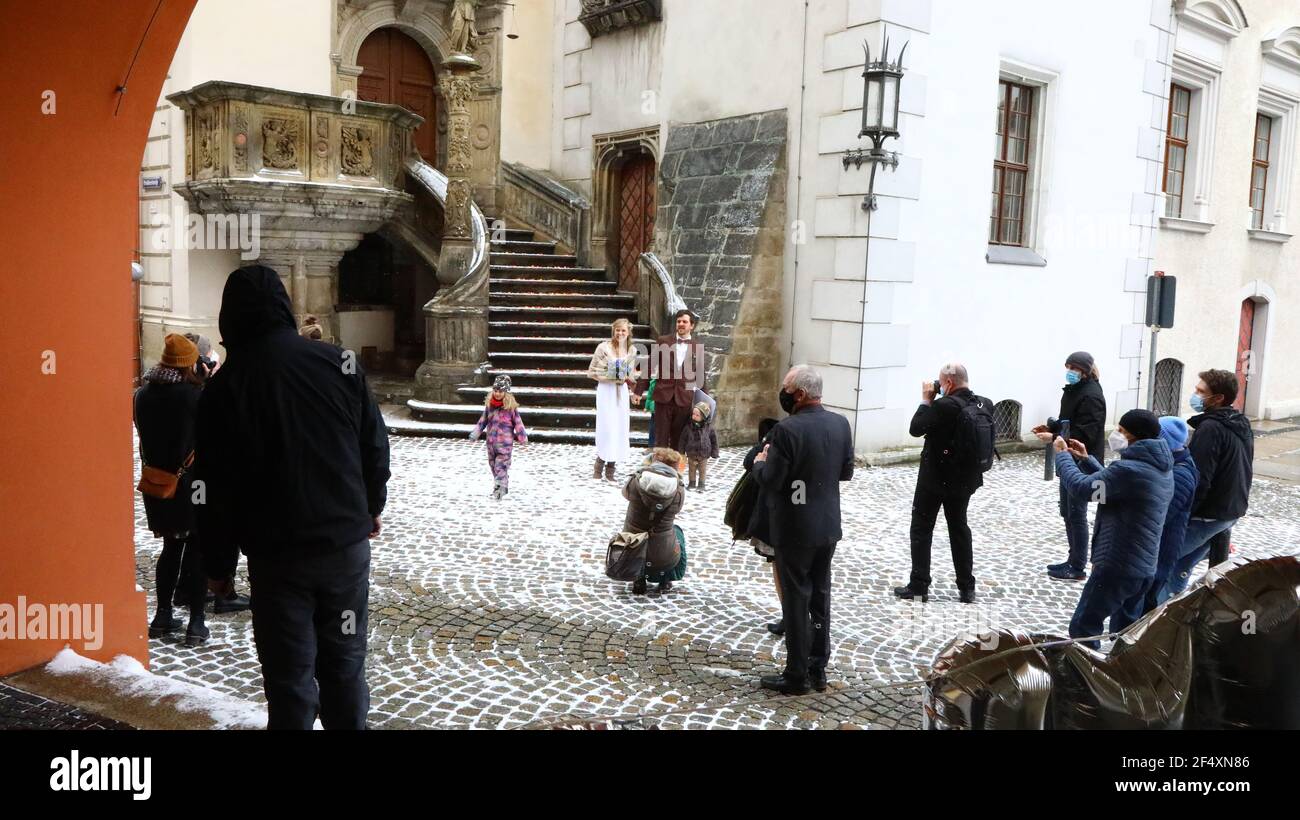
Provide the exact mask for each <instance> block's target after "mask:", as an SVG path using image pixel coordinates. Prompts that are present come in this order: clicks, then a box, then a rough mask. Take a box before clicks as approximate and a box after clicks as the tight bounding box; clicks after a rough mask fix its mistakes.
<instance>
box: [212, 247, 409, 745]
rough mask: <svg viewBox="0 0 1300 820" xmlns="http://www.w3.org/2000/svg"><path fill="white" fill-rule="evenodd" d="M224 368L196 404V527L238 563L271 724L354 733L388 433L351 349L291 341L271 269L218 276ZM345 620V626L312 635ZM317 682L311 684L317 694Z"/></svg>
mask: <svg viewBox="0 0 1300 820" xmlns="http://www.w3.org/2000/svg"><path fill="white" fill-rule="evenodd" d="M219 327H220V330H221V337H222V338H221V340H222V344H223V345H225V348H226V351H227V353H228V356H227V360H226V363H225V364H224V365H223V366H222V368H221V369H220V370H219V371H218V372H217V373H216V374H214V375H213V377H212V378H211V380H209V382H208V385H207V388H206V389H205V390H204V391H203V396H202V398H201V399H200V400H199V418H198V446H197V452H198V457H197V459H196V463H197V464H198V467H199V473H198V478H200V479H202V480H203V481H204V483H205V490H206V494H207V499H206V503H205V504H203V505H202V506H200V508H199V510H200V512H199V517H200V522H201V524H202V528H203V531H204V532H205V538H206V539H207V540H206V542H205V544H206V546H207V547H210V548H212V549H213V550H220V551H221V552H223V553H224V554H225V557H226V560H227V561H229V562H230V566H229V567H227V568H225V569H218V570H217V571H215V572H214V569H213V568H212V567H211V566H210V567H209V570H208V573H209V576H211V577H223V576H224V574H225V570H226V569H229V568H233V561H234V560H237V556H236V555H234V554H233V552H232V550H233V548H234V547H235V546H238V548H240V549H242V550H243V552H244V554H245V555H247V556H248V573H249V581H250V584H251V587H252V602H253V635H254V638H255V640H256V642H257V648H258V656H259V658H260V659H261V661H262V677H263V680H264V685H265V689H266V699H267V704H268V714H269V724H268V725H269V727H270V728H302V729H310V728H311V726H312V723H313V721H314V720H315V718H316V715H317V711H318V709H319V714H320V718H321V722H322V723H323V724H324V726H325V728H327V729H329V728H335V727H338V728H363V727H364V726H365V719H366V713H367V711H368V709H369V693H368V691H367V689H366V685H365V675H364V671H365V641H366V626H367V624H366V613H367V599H368V591H369V587H368V583H369V581H368V578H369V567H370V544H369V540H368V539H369V537H370V536H373V535H377V534H378V532H379V516H380V514H381V513H382V512H383V509H384V502H385V500H386V491H385V484H386V482H387V481H388V475H389V472H388V433H387V429H386V427H385V425H384V422H383V419H382V417H381V416H380V414H379V409H378V407H377V406H376V405H375V401H374V399H373V398H372V397H371V395H370V391H369V388H368V387H367V386H366V379H365V375H364V374H363V373H362V371H361V367H360V365H359V364H358V362H357V360H356V354H354V353H353V352H352V351H345V350H340V349H339V348H337V347H335V346H333V345H329V344H323V343H321V342H314V341H310V340H308V339H304V338H302V337H301V336H299V335H298V331H297V327H296V326H295V323H294V317H293V311H292V310H291V309H290V306H289V296H288V294H287V293H285V290H284V285H283V284H281V282H280V277H279V275H278V274H276V272H275V271H274V270H272V269H271V268H268V267H266V266H264V265H251V266H249V267H245V268H240V269H239V270H237V271H235V272H234V273H232V274H230V277H229V278H228V279H227V280H226V287H225V290H224V292H223V293H222V300H221V315H220V319H219ZM349 612H350V613H351V616H350V620H347V621H346V622H348V623H350V624H352V625H353V626H354V627H355V628H354V629H351V630H346V631H343V630H339V629H323V628H322V629H318V628H317V627H318V626H319V625H323V624H338V623H341V622H344V620H340V619H348V618H349V616H348V615H347V613H349ZM313 672H314V673H315V676H316V677H317V678H318V679H319V681H320V689H321V691H320V692H319V694H318V692H317V685H316V681H314V680H313Z"/></svg>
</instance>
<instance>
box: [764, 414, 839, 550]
mask: <svg viewBox="0 0 1300 820" xmlns="http://www.w3.org/2000/svg"><path fill="white" fill-rule="evenodd" d="M770 436H771V447H770V448H769V449H768V451H767V459H766V460H765V461H755V462H753V464H754V469H753V473H754V477H755V478H756V479H758V483H759V484H760V485H761V486H762V488H763V490H762V492H761V493H760V494H759V497H758V509H757V510H755V513H754V514H755V515H756V516H766V518H767V520H766V522H765V523H766V526H762V524H761V523H760V526H758V527H755V528H754V529H753V530H752V531H751V534H752V535H753V536H754V537H756V538H759V539H761V540H763V541H765V542H767V543H768V544H770V545H772V546H773V547H775V548H776V549H811V548H814V547H826V546H830V545H832V544H835V543H837V542H838V541H839V540H840V539H841V538H842V537H843V532H842V531H841V529H840V482H841V481H848V480H849V479H851V478H853V434H852V433H851V432H850V431H849V422H848V419H846V418H844V417H843V416H841V415H840V414H839V413H832V412H831V411H829V410H827V409H826V408H824V407H822V406H821V405H820V404H812V405H807V406H805V407H801V408H799V409H798V410H796V411H795V413H794V415H792V416H788V417H786V418H784V419H782V420H781V423H780V424H778V425H777V426H776V427H774V428H772V432H771V433H770Z"/></svg>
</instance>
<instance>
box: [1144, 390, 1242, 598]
mask: <svg viewBox="0 0 1300 820" xmlns="http://www.w3.org/2000/svg"><path fill="white" fill-rule="evenodd" d="M1198 375H1199V376H1200V381H1198V382H1197V383H1196V392H1195V393H1194V394H1193V395H1192V399H1191V403H1192V409H1193V410H1196V411H1198V412H1199V415H1196V416H1192V417H1191V418H1190V419H1188V420H1187V425H1188V426H1189V427H1191V428H1192V429H1193V430H1195V431H1196V432H1194V433H1193V434H1192V438H1191V440H1190V441H1189V442H1188V444H1187V449H1188V450H1190V451H1191V453H1192V460H1194V461H1195V462H1196V469H1197V470H1198V471H1199V473H1200V479H1199V480H1198V482H1197V484H1196V496H1195V497H1194V498H1193V499H1192V517H1191V519H1190V520H1189V521H1188V522H1187V534H1186V535H1185V536H1184V537H1183V549H1182V557H1181V558H1180V559H1179V560H1178V562H1177V563H1176V564H1175V565H1174V569H1173V572H1172V573H1171V575H1170V576H1169V581H1168V582H1167V583H1166V584H1165V588H1164V590H1163V591H1162V592H1161V593H1160V594H1158V595H1157V596H1156V600H1157V601H1158V602H1164V601H1166V600H1168V599H1169V598H1171V597H1173V596H1175V595H1177V594H1178V593H1180V592H1182V591H1183V590H1184V589H1186V588H1187V582H1188V579H1189V576H1190V575H1191V573H1192V570H1193V569H1195V567H1196V565H1197V564H1199V563H1200V562H1201V561H1203V560H1204V559H1205V557H1206V555H1208V554H1209V552H1210V541H1211V540H1212V539H1213V538H1214V537H1215V536H1216V535H1219V534H1220V533H1223V532H1226V531H1228V530H1230V529H1232V525H1233V524H1235V523H1237V519H1239V518H1241V517H1242V516H1243V515H1245V514H1246V508H1247V507H1248V506H1249V503H1250V484H1251V482H1252V481H1253V480H1254V461H1255V434H1254V432H1253V431H1252V430H1251V428H1250V419H1249V418H1247V417H1246V416H1245V414H1244V413H1241V412H1240V411H1238V410H1237V409H1236V408H1235V407H1233V406H1232V404H1233V402H1234V401H1236V399H1237V374H1236V373H1233V372H1232V371H1231V370H1206V371H1204V372H1202V373H1200V374H1198ZM1224 558H1226V556H1224Z"/></svg>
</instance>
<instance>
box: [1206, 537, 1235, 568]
mask: <svg viewBox="0 0 1300 820" xmlns="http://www.w3.org/2000/svg"><path fill="white" fill-rule="evenodd" d="M1231 544H1232V530H1231V529H1227V530H1224V531H1223V532H1221V533H1219V534H1218V535H1216V536H1214V537H1213V538H1211V539H1210V563H1209V566H1214V565H1215V564H1222V563H1223V562H1224V561H1227V560H1228V554H1229V553H1228V547H1229V546H1231Z"/></svg>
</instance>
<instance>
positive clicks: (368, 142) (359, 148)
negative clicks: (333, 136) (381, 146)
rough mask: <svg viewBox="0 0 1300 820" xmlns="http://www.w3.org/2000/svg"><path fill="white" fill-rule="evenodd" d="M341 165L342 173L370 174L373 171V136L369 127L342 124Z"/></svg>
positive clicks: (354, 174) (353, 174)
mask: <svg viewBox="0 0 1300 820" xmlns="http://www.w3.org/2000/svg"><path fill="white" fill-rule="evenodd" d="M340 136H341V137H342V140H343V154H342V158H341V161H340V163H341V165H342V168H343V173H345V174H351V175H352V176H371V175H373V174H374V172H375V136H374V132H373V131H371V130H370V129H369V128H361V127H359V126H344V128H343V129H342V133H341V135H340Z"/></svg>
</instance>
